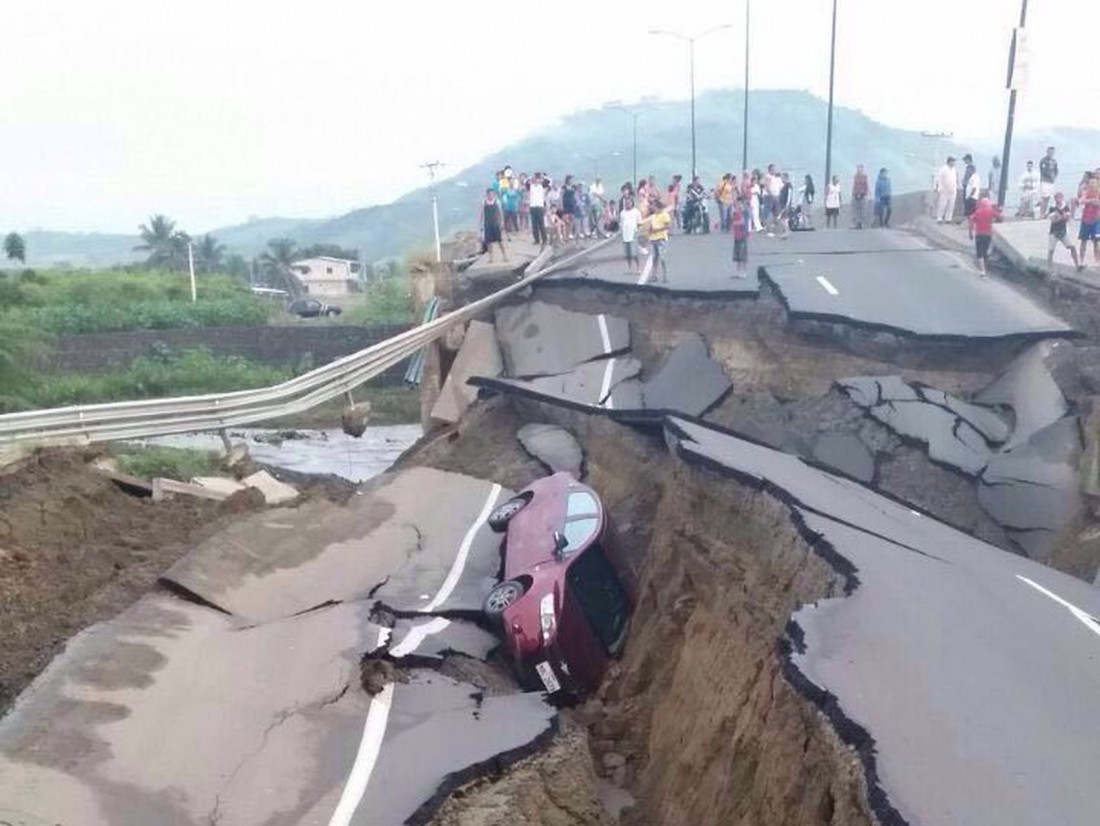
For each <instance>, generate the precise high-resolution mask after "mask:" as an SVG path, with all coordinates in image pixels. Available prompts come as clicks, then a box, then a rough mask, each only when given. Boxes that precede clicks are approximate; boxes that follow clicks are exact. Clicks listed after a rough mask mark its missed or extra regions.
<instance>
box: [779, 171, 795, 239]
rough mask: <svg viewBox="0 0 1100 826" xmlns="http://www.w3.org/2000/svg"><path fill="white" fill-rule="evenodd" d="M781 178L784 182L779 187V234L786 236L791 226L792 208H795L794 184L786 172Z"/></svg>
mask: <svg viewBox="0 0 1100 826" xmlns="http://www.w3.org/2000/svg"><path fill="white" fill-rule="evenodd" d="M779 180H780V181H782V182H783V183H782V186H780V187H779V203H778V209H779V216H778V218H777V221H778V223H779V234H780V235H782V236H783V237H784V238H785V237H786V236H787V233H788V232H789V231H790V227H791V221H790V219H791V210H792V209H793V208H794V184H792V183H791V176H790V175H789V174H787V173H786V172H784V173H782V174H781V175H780V176H779Z"/></svg>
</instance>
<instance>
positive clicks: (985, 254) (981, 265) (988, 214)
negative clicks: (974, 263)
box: [967, 198, 1001, 278]
mask: <svg viewBox="0 0 1100 826" xmlns="http://www.w3.org/2000/svg"><path fill="white" fill-rule="evenodd" d="M1000 217H1001V209H1000V207H995V206H993V202H992V201H990V200H989V199H988V198H982V200H981V201H980V202H979V203H978V205H977V207H975V209H974V211H973V212H972V213H971V214H970V218H969V219H968V221H967V223H968V224H969V225H970V237H971V238H973V239H974V252H975V254H976V255H977V258H978V271H979V273H980V274H981V277H982V278H985V273H986V266H987V263H988V261H989V248H990V246H991V245H992V244H993V222H994V221H996V220H997V219H998V218H1000Z"/></svg>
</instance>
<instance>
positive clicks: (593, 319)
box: [496, 301, 630, 378]
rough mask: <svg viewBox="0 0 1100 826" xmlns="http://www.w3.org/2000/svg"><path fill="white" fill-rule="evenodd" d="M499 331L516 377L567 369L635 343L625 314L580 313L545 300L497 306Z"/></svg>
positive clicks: (506, 360) (507, 361) (509, 370)
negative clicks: (621, 315) (499, 307)
mask: <svg viewBox="0 0 1100 826" xmlns="http://www.w3.org/2000/svg"><path fill="white" fill-rule="evenodd" d="M496 334H497V339H498V340H499V342H500V349H501V354H502V355H503V357H504V366H505V369H506V372H507V375H509V376H511V377H513V378H532V377H535V376H550V375H556V374H560V373H567V372H569V371H570V370H572V369H573V368H575V367H576V366H577V365H579V364H583V363H584V362H586V361H591V360H593V359H597V358H603V357H606V356H610V355H613V354H615V353H621V352H622V351H624V350H627V349H629V348H630V325H629V324H628V323H627V321H626V319H623V318H618V317H617V316H610V315H606V314H604V313H600V314H598V315H589V314H588V313H575V312H571V311H569V310H563V309H562V308H560V307H557V306H555V305H553V304H546V303H545V302H542V301H528V302H526V303H523V304H517V305H512V306H509V307H502V308H501V309H499V310H497V312H496Z"/></svg>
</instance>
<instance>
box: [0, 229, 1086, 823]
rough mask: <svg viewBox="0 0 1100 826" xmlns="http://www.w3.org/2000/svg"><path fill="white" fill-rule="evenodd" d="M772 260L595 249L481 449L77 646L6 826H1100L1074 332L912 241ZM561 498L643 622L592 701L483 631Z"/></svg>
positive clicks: (258, 526) (41, 711)
mask: <svg viewBox="0 0 1100 826" xmlns="http://www.w3.org/2000/svg"><path fill="white" fill-rule="evenodd" d="M753 254H754V257H755V260H754V266H756V267H758V272H759V275H760V280H759V283H757V282H755V281H751V280H750V281H745V282H742V281H740V280H733V279H730V278H729V269H728V261H727V255H728V244H727V242H726V239H722V238H718V237H700V238H695V237H691V238H683V237H679V238H676V239H674V248H673V255H674V256H675V257H674V258H673V259H672V262H673V264H672V267H673V268H672V271H671V277H672V283H671V284H669V285H667V287H666V286H665V285H660V286H658V287H654V286H653V285H639V284H638V283H637V277H636V276H634V277H632V278H628V277H624V276H623V275H622V274H621V273H622V267H621V265H620V264H619V263H618V262H616V261H615V260H614V259H613V258H607V257H600V254H597V257H595V258H594V259H592V260H590V261H588V262H586V263H584V264H582V265H581V266H579V267H578V269H577V270H575V271H573V272H567V273H563V274H561V275H559V276H555V277H554V278H552V279H549V283H547V284H546V285H540V286H539V287H538V288H537V289H536V290H535V294H534V295H533V296H531V297H530V298H529V299H527V300H525V301H517V302H514V303H512V304H510V305H508V306H505V307H502V308H501V309H500V310H498V311H497V313H496V314H495V316H494V315H489V316H486V317H485V318H483V319H481V320H479V321H475V322H471V324H470V326H469V328H468V330H467V333H466V339H465V341H464V342H463V343H462V344H461V346H460V347H459V348H458V350H457V352H455V353H454V358H453V360H452V361H451V364H452V365H453V366H452V368H451V371H450V374H449V375H448V376H446V377H445V379H446V380H445V381H444V382H443V383H442V385H443V386H442V387H437V391H438V392H439V393H440V398H441V399H445V400H446V404H447V409H448V415H452V414H453V418H454V420H455V423H454V424H452V425H446V426H441V427H439V428H438V429H437V430H436V431H434V432H429V434H428V435H427V436H426V437H425V438H424V440H422V442H421V443H420V444H419V445H418V446H416V447H414V448H413V449H412V450H411V451H409V452H408V453H407V454H406V455H405V456H404V457H402V459H401V460H399V462H398V463H397V465H396V467H395V468H394V469H393V470H392V471H391V472H389V473H387V474H385V475H384V476H382V477H380V478H378V479H376V480H374V481H372V482H371V483H369V484H366V485H363V486H361V487H360V489H359V490H358V491H357V493H356V495H353V496H352V497H351V498H350V500H349V501H348V502H347V503H346V504H338V503H333V502H328V501H309V502H306V503H305V504H303V505H301V506H299V507H297V508H274V509H268V510H265V511H261V512H258V513H251V514H247V515H245V516H243V517H241V518H240V519H238V520H237V521H236V522H234V523H233V524H231V525H229V526H228V527H227V528H225V529H223V530H220V531H219V532H217V533H216V534H215V535H213V536H211V537H209V538H207V539H205V540H204V541H202V542H201V543H199V544H198V545H196V546H194V547H193V548H191V549H190V550H189V552H188V553H187V554H186V555H185V556H183V557H182V558H181V559H180V560H179V561H178V562H177V563H176V564H175V565H173V566H172V567H171V568H170V569H169V570H167V571H166V572H165V574H164V576H163V578H162V582H163V587H162V588H161V589H158V590H156V591H153V592H151V593H150V594H148V595H147V596H145V597H143V598H142V599H141V600H139V601H138V602H137V603H136V604H134V605H133V606H132V607H131V608H130V609H128V610H127V611H125V612H123V613H122V614H120V615H119V616H118V617H116V618H115V619H113V620H110V621H108V622H104V623H101V624H99V625H95V626H92V627H91V628H89V629H88V630H86V631H85V632H83V633H82V634H80V635H78V636H77V637H75V638H74V639H72V640H71V641H70V642H69V644H68V645H67V647H66V649H65V651H64V652H63V653H62V654H61V655H60V656H58V657H57V658H56V659H55V660H54V661H53V663H52V664H51V665H50V666H49V667H48V668H47V669H46V670H45V671H44V672H43V673H42V674H41V675H40V677H39V678H38V679H37V680H36V681H35V683H34V684H33V685H32V686H31V687H30V688H28V689H27V690H26V691H25V692H24V693H23V694H22V695H21V697H20V699H19V700H18V702H17V703H16V704H15V706H14V707H13V709H12V710H11V711H10V712H9V713H8V714H7V716H5V717H4V718H3V719H2V720H0V820H3V821H6V822H9V823H12V824H27V826H30V824H36V825H37V824H43V823H58V824H66V826H67V825H68V824H92V826H95V824H131V823H132V824H139V823H140V824H146V823H154V822H155V823H164V824H199V823H202V824H220V825H221V826H227V825H228V824H261V823H262V824H300V823H321V824H325V823H328V824H367V823H370V824H389V823H393V824H400V823H427V822H435V823H439V824H447V825H448V826H451V825H452V824H453V825H454V826H458V824H462V826H469V824H495V823H528V824H546V826H549V825H550V824H566V823H583V824H611V823H614V822H622V823H627V824H652V823H661V824H685V826H686V824H689V823H690V824H720V823H721V824H725V823H743V824H749V823H755V824H759V823H799V824H802V823H805V824H829V823H836V824H839V823H844V824H849V823H850V824H862V823H868V824H869V823H873V822H879V823H884V824H902V823H911V824H949V823H950V824H956V823H983V822H996V823H1004V824H1033V823H1036V822H1057V823H1063V824H1085V823H1091V822H1093V820H1094V819H1095V817H1094V815H1093V812H1094V811H1095V808H1096V805H1097V803H1098V802H1100V800H1098V799H1097V795H1096V793H1095V792H1094V791H1093V790H1092V785H1093V784H1091V778H1092V776H1093V775H1095V774H1096V772H1097V769H1098V768H1100V756H1098V752H1097V750H1096V749H1095V748H1094V747H1093V744H1094V743H1095V742H1096V741H1097V738H1098V735H1100V731H1097V730H1096V729H1097V724H1095V723H1094V722H1090V721H1092V720H1093V718H1094V716H1095V715H1092V714H1091V700H1092V698H1093V697H1094V696H1095V693H1096V689H1097V687H1098V686H1100V672H1098V671H1097V670H1096V668H1095V667H1094V664H1095V663H1096V662H1097V659H1096V657H1095V656H1094V646H1096V645H1100V622H1098V621H1097V620H1096V619H1095V618H1096V617H1097V616H1100V592H1097V590H1096V589H1095V587H1094V586H1092V585H1091V584H1090V582H1086V581H1084V580H1085V579H1088V580H1089V581H1091V579H1092V577H1093V576H1095V574H1096V569H1097V568H1098V567H1100V553H1098V552H1097V549H1096V548H1095V547H1094V545H1093V544H1092V543H1093V542H1094V538H1093V537H1094V534H1096V531H1095V526H1094V525H1093V523H1092V521H1091V520H1092V516H1091V509H1090V507H1089V505H1088V502H1089V498H1088V497H1089V496H1090V494H1089V491H1088V489H1087V488H1088V485H1087V479H1085V476H1083V475H1082V473H1083V471H1082V469H1083V468H1087V459H1088V456H1089V450H1090V444H1092V443H1093V442H1094V439H1093V437H1092V436H1091V435H1090V427H1091V426H1090V425H1089V421H1090V419H1089V410H1088V405H1087V399H1086V398H1085V397H1084V396H1083V395H1082V390H1081V388H1082V380H1081V378H1080V376H1081V374H1082V373H1083V372H1084V368H1079V369H1076V370H1074V369H1071V367H1068V366H1067V365H1071V364H1072V363H1075V362H1074V359H1075V358H1077V357H1076V356H1074V353H1076V352H1078V348H1077V347H1076V345H1075V344H1074V343H1073V341H1072V339H1073V338H1074V337H1075V335H1076V334H1075V331H1074V330H1073V329H1072V328H1071V327H1070V326H1069V325H1067V324H1066V323H1064V322H1063V321H1061V320H1060V319H1059V318H1058V315H1057V313H1056V312H1055V311H1054V308H1051V307H1042V306H1040V305H1039V304H1037V303H1036V302H1035V301H1033V300H1032V299H1031V298H1029V297H1028V296H1027V295H1026V294H1024V293H1022V292H1021V291H1018V290H1016V289H1014V288H1012V287H1010V286H1009V285H1007V284H1005V283H1003V282H1001V281H1000V280H998V279H990V280H988V281H980V280H978V279H977V277H976V275H975V274H974V273H973V272H971V270H970V268H969V267H968V266H966V265H965V264H964V263H963V262H961V261H960V260H958V259H957V258H952V254H948V253H942V252H940V251H937V250H935V249H932V248H930V247H929V246H928V245H927V243H926V242H924V241H923V240H921V239H919V238H916V237H914V236H910V235H907V234H905V233H900V232H899V233H892V232H891V233H887V232H882V233H879V232H876V233H871V232H867V233H847V232H837V233H805V234H796V235H795V236H793V237H792V239H790V240H789V241H785V242H779V241H776V242H774V244H773V243H772V242H770V241H764V240H763V239H760V241H759V243H758V244H757V245H756V248H754V251H753ZM680 275H682V276H683V278H682V280H680V281H678V277H679V276H680ZM922 279H923V281H922ZM555 282H556V283H555ZM731 284H732V285H735V286H734V287H732V288H731V287H730V285H731ZM681 286H682V287H683V290H682V293H683V294H682V295H678V294H677V293H678V291H679V290H680V287H681ZM830 288H831V289H830ZM815 291H816V292H815ZM452 300H455V301H460V300H461V295H454V296H452ZM945 306H946V307H948V309H947V310H945V309H944V308H945ZM1055 344H1057V345H1058V346H1057V347H1055ZM1080 351H1081V352H1084V349H1083V348H1081V350H1080ZM470 388H477V389H480V392H481V395H482V396H484V398H480V399H478V398H476V396H475V394H474V393H473V392H468V391H469V390H470ZM559 469H568V470H569V471H570V472H572V473H574V474H575V475H577V476H579V477H583V478H584V480H585V482H586V484H589V485H591V486H592V487H593V489H595V490H596V491H597V492H598V493H599V494H600V496H601V498H602V499H603V500H604V502H605V505H606V507H607V508H608V511H609V513H610V514H611V516H612V517H613V522H614V530H615V536H614V540H615V542H616V544H617V545H618V546H620V547H622V548H623V549H625V551H626V555H627V557H628V561H627V565H628V568H629V570H628V571H627V572H626V574H627V576H629V577H631V578H632V579H633V580H634V581H635V583H636V586H637V592H638V594H639V598H638V605H637V607H636V611H635V615H634V618H633V620H632V623H631V629H630V634H629V636H628V638H627V642H626V649H625V650H624V651H623V653H622V656H621V659H620V662H619V663H618V665H616V666H615V667H613V668H612V669H611V670H610V671H609V672H608V675H607V677H606V679H605V681H604V684H603V686H602V687H601V688H600V690H599V691H598V692H597V694H596V696H595V697H593V698H590V699H588V700H586V701H584V700H582V701H581V702H579V703H577V704H575V705H573V706H572V707H565V708H562V707H560V704H553V705H552V704H548V703H547V702H546V701H545V699H544V698H543V696H542V695H540V694H538V693H531V692H528V691H524V690H523V689H521V688H520V687H519V686H518V685H517V684H516V682H515V681H514V680H513V679H512V677H511V675H510V672H509V669H508V663H507V662H505V661H504V660H503V659H502V657H501V655H500V650H499V641H498V639H497V638H496V636H495V635H494V634H493V633H491V626H490V625H489V624H487V623H486V622H485V621H484V619H483V617H482V616H481V604H482V600H483V599H484V597H485V595H486V594H487V593H488V592H489V591H490V590H491V588H492V587H493V585H494V584H495V583H496V582H497V581H498V578H499V575H500V568H501V557H500V544H499V536H498V535H495V534H493V533H492V532H491V531H490V530H489V529H488V526H487V524H486V522H487V519H488V516H489V513H490V512H491V511H492V509H493V507H494V506H495V505H496V504H498V503H500V502H503V501H505V500H506V499H507V498H508V497H509V496H510V495H511V494H512V491H515V490H520V489H521V488H523V487H526V486H527V485H528V484H529V483H530V482H531V481H533V480H534V479H535V478H538V477H539V476H542V475H545V474H547V473H549V472H551V471H553V470H559ZM1083 479H1085V481H1084V482H1083V481H1082V480H1083ZM1033 494H1034V495H1033ZM1098 535H1100V534H1098ZM1028 557H1031V559H1029V558H1028ZM1043 563H1047V564H1043ZM1051 566H1055V567H1060V568H1062V569H1063V570H1065V571H1070V572H1072V573H1076V574H1078V577H1074V576H1070V575H1069V574H1067V573H1063V572H1061V571H1059V570H1055V567H1051Z"/></svg>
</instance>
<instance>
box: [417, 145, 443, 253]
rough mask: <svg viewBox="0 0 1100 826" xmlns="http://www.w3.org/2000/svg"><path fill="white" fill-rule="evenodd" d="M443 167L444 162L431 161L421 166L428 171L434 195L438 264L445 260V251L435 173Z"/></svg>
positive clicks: (434, 222)
mask: <svg viewBox="0 0 1100 826" xmlns="http://www.w3.org/2000/svg"><path fill="white" fill-rule="evenodd" d="M441 166H443V162H442V161H429V162H428V163H422V164H420V168H421V169H426V170H428V179H429V184H428V188H429V189H430V190H431V193H432V228H433V229H434V230H435V260H436V261H437V262H440V261H442V260H443V249H442V247H441V246H440V243H439V197H438V195H437V194H436V191H435V171H436V170H437V169H439V167H441Z"/></svg>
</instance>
